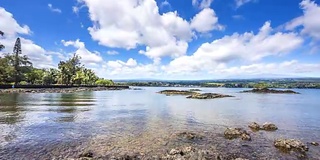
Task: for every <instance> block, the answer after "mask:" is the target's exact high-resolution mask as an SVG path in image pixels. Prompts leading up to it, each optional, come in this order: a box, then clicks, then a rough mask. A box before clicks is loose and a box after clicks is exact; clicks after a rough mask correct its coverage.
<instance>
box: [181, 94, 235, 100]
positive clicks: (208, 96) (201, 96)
mask: <svg viewBox="0 0 320 160" xmlns="http://www.w3.org/2000/svg"><path fill="white" fill-rule="evenodd" d="M225 97H233V96H230V95H224V94H218V93H203V94H201V93H196V94H192V95H190V96H188V97H187V98H191V99H215V98H225Z"/></svg>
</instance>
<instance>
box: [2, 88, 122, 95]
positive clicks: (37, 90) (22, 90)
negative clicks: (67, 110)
mask: <svg viewBox="0 0 320 160" xmlns="http://www.w3.org/2000/svg"><path fill="white" fill-rule="evenodd" d="M124 89H125V88H122V87H72V88H14V89H0V94H1V93H3V94H12V93H75V92H85V91H105V90H124Z"/></svg>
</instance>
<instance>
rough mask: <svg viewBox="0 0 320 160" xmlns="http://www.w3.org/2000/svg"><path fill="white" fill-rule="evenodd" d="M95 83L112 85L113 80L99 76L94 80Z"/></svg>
mask: <svg viewBox="0 0 320 160" xmlns="http://www.w3.org/2000/svg"><path fill="white" fill-rule="evenodd" d="M96 84H97V85H102V86H111V85H114V82H113V81H112V80H107V79H103V78H100V79H98V80H97V81H96Z"/></svg>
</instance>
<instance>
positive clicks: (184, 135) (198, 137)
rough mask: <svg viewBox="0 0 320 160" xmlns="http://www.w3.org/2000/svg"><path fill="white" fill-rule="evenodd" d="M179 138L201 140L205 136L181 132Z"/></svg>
mask: <svg viewBox="0 0 320 160" xmlns="http://www.w3.org/2000/svg"><path fill="white" fill-rule="evenodd" d="M177 136H178V137H180V138H183V139H186V140H201V139H202V138H203V136H201V135H198V134H196V133H192V132H181V133H178V134H177Z"/></svg>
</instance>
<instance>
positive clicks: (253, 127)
mask: <svg viewBox="0 0 320 160" xmlns="http://www.w3.org/2000/svg"><path fill="white" fill-rule="evenodd" d="M248 127H249V128H251V129H252V130H254V131H259V130H260V129H261V127H260V125H259V124H258V123H256V122H253V123H251V124H249V126H248Z"/></svg>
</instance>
